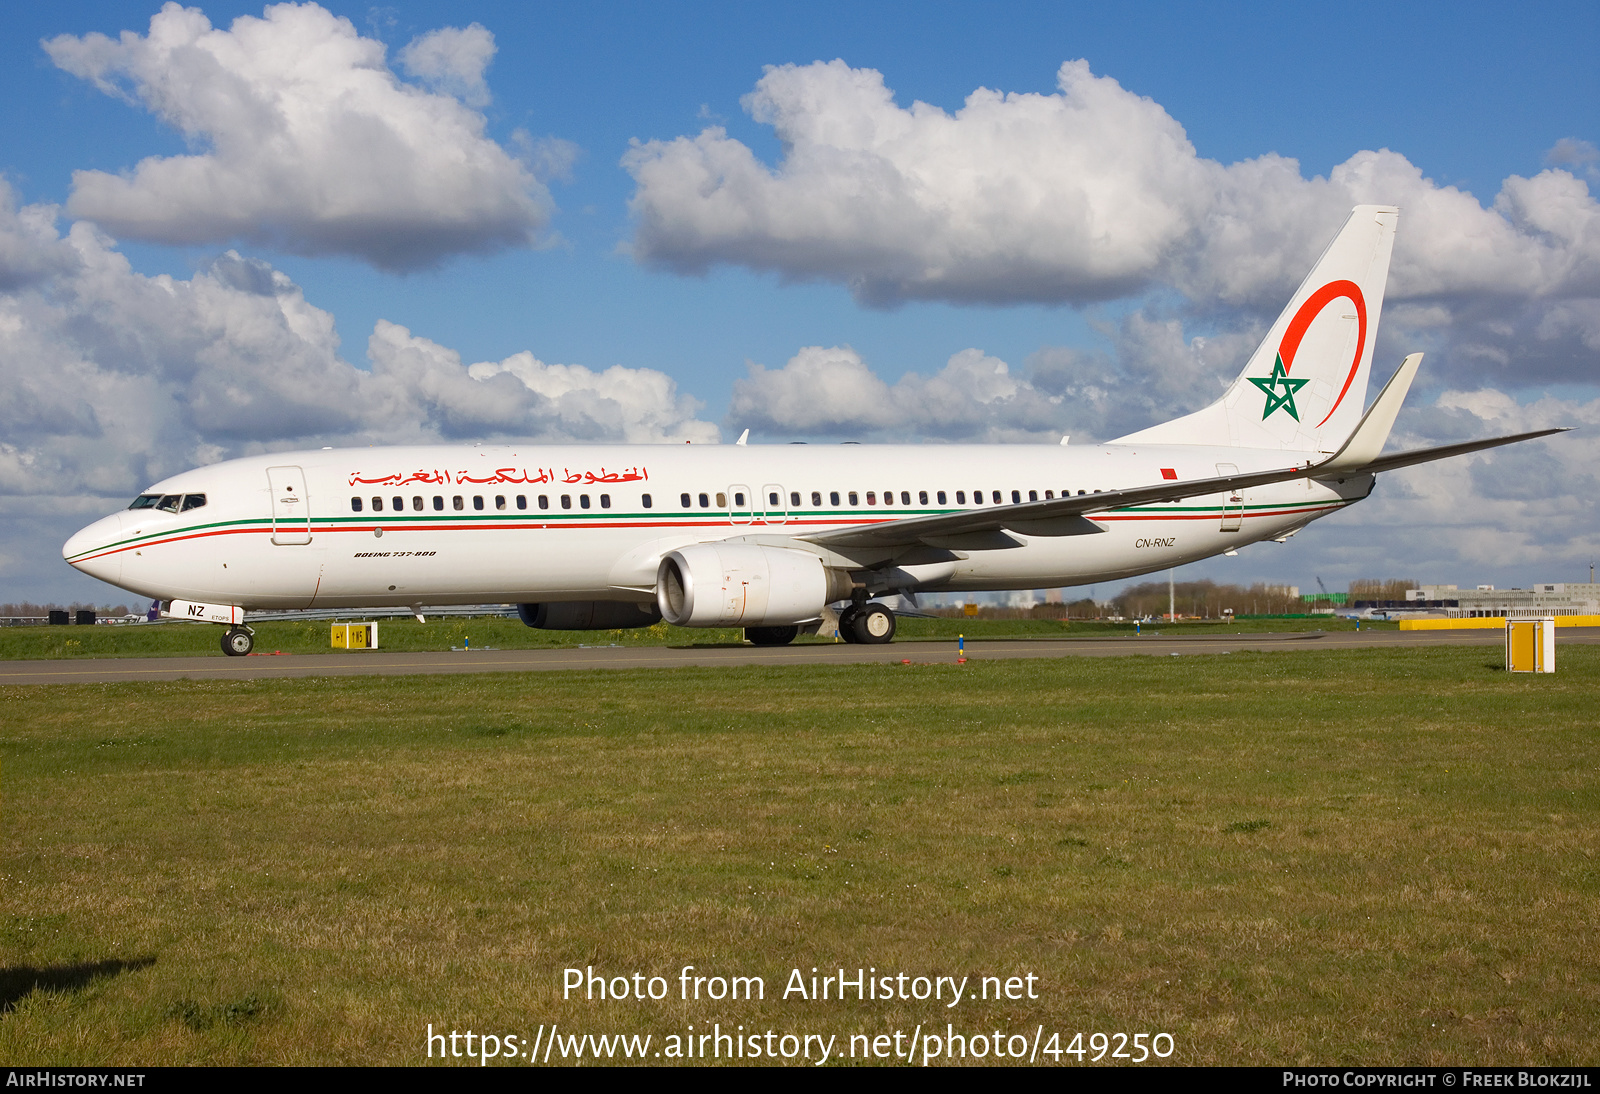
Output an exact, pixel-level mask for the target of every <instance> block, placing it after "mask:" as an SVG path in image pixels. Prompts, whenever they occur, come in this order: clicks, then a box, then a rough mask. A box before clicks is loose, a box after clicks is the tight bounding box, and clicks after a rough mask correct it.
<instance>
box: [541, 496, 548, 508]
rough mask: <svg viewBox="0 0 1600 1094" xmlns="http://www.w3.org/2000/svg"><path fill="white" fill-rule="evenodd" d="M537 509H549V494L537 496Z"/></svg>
mask: <svg viewBox="0 0 1600 1094" xmlns="http://www.w3.org/2000/svg"><path fill="white" fill-rule="evenodd" d="M539 508H540V509H548V508H550V495H549V494H540V495H539Z"/></svg>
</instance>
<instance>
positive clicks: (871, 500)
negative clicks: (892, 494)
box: [867, 490, 878, 505]
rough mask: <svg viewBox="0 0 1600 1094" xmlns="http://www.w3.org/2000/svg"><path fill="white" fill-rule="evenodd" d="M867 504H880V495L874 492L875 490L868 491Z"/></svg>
mask: <svg viewBox="0 0 1600 1094" xmlns="http://www.w3.org/2000/svg"><path fill="white" fill-rule="evenodd" d="M867 504H868V505H877V504H878V495H877V494H876V493H874V492H873V491H871V490H868V491H867Z"/></svg>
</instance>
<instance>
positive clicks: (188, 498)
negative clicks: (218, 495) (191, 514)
mask: <svg viewBox="0 0 1600 1094" xmlns="http://www.w3.org/2000/svg"><path fill="white" fill-rule="evenodd" d="M205 503H206V496H205V495H204V494H185V495H184V496H183V511H184V512H185V513H187V512H188V511H189V510H191V509H198V508H200V507H201V506H202V505H204V504H205Z"/></svg>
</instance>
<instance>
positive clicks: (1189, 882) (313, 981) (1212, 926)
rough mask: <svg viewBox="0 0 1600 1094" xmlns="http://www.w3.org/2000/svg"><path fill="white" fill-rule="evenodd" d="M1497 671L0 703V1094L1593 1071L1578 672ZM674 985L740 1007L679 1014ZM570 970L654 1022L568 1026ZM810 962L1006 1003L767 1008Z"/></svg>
mask: <svg viewBox="0 0 1600 1094" xmlns="http://www.w3.org/2000/svg"><path fill="white" fill-rule="evenodd" d="M474 644H476V642H475V643H474ZM1497 661H1498V651H1493V650H1477V649H1423V650H1386V651H1376V650H1373V651H1351V652H1320V651H1319V652H1307V653H1270V654H1252V653H1234V654H1231V655H1229V656H1193V657H1182V658H1116V659H1099V658H1094V659H1088V658H1085V659H1073V658H1067V659H1062V660H1059V661H1013V662H1004V663H1000V662H995V663H983V662H982V661H974V662H972V663H970V664H968V665H966V666H962V667H957V666H954V665H948V666H902V665H894V666H871V665H860V666H841V667H827V668H781V669H763V668H738V669H719V670H712V669H681V670H674V671H666V672H613V673H539V674H529V675H526V676H518V675H484V676H471V677H439V676H432V677H384V678H376V677H373V678H344V679H294V680H270V681H258V682H238V683H231V682H181V683H172V684H108V685H76V686H63V687H28V688H20V687H19V688H8V689H4V690H5V691H6V693H7V694H5V696H4V698H5V703H4V707H3V713H0V760H3V773H0V792H3V800H0V824H3V842H0V886H3V889H0V892H3V895H4V899H3V901H0V910H3V915H0V966H3V967H0V1058H3V1059H5V1060H6V1061H7V1062H8V1063H11V1064H15V1065H37V1064H119V1065H156V1064H187V1063H298V1064H317V1063H348V1064H371V1063H392V1064H415V1063H425V1062H427V1051H428V1049H427V1043H426V1041H425V1032H426V1030H427V1027H428V1025H429V1024H430V1023H431V1024H432V1025H433V1027H434V1029H435V1031H436V1032H438V1031H441V1030H444V1031H448V1030H452V1029H453V1030H457V1031H461V1032H465V1031H466V1030H468V1029H471V1030H474V1031H475V1032H476V1033H479V1034H482V1033H493V1034H495V1035H496V1036H497V1037H504V1036H506V1035H515V1036H517V1037H519V1038H526V1039H527V1042H532V1040H533V1039H534V1037H535V1034H536V1032H539V1035H540V1036H541V1037H542V1036H544V1034H543V1032H541V1031H540V1027H541V1024H544V1025H546V1026H547V1025H548V1024H550V1023H557V1024H559V1026H560V1029H561V1031H562V1035H563V1036H565V1035H567V1034H568V1033H572V1034H583V1033H593V1034H613V1033H638V1034H641V1035H643V1034H649V1035H651V1036H652V1038H654V1040H653V1041H652V1048H651V1050H650V1051H656V1050H658V1049H659V1048H660V1047H662V1046H663V1043H664V1042H663V1041H662V1038H665V1037H667V1036H670V1035H679V1036H681V1035H683V1034H685V1033H686V1032H687V1031H688V1027H689V1025H691V1024H693V1025H694V1026H695V1031H696V1032H697V1033H708V1032H711V1027H712V1026H713V1025H714V1024H716V1023H720V1024H721V1026H722V1028H723V1029H724V1030H725V1031H726V1030H728V1029H729V1028H730V1027H735V1026H739V1025H742V1026H744V1027H745V1031H746V1032H748V1031H766V1030H768V1029H771V1030H774V1031H776V1032H777V1033H779V1034H782V1033H791V1034H796V1035H802V1034H820V1035H824V1036H827V1035H833V1036H835V1037H837V1038H838V1041H837V1043H836V1046H835V1051H836V1053H844V1052H846V1051H847V1048H848V1045H849V1038H850V1037H851V1035H865V1036H869V1037H877V1036H880V1035H893V1034H894V1033H895V1032H896V1031H900V1032H902V1033H903V1034H904V1035H906V1036H909V1035H910V1034H911V1033H912V1031H913V1029H914V1028H915V1027H917V1026H918V1025H919V1024H920V1025H921V1026H922V1027H923V1028H924V1029H935V1030H937V1031H938V1032H939V1033H940V1034H941V1035H943V1034H944V1033H945V1031H946V1025H947V1023H948V1024H950V1025H953V1026H954V1029H955V1032H957V1033H967V1034H989V1033H992V1032H993V1031H1000V1033H1001V1034H1002V1039H1004V1037H1009V1036H1012V1035H1018V1036H1021V1035H1026V1038H1027V1039H1032V1038H1033V1037H1034V1036H1035V1031H1036V1030H1038V1029H1040V1028H1042V1030H1043V1038H1044V1039H1045V1044H1046V1046H1047V1047H1048V1043H1049V1042H1048V1038H1049V1037H1050V1036H1051V1034H1052V1033H1055V1034H1059V1036H1060V1039H1059V1041H1058V1042H1057V1043H1058V1045H1059V1047H1060V1048H1063V1049H1066V1048H1069V1047H1070V1045H1071V1037H1072V1035H1073V1034H1074V1033H1076V1032H1080V1031H1081V1032H1082V1033H1083V1034H1084V1035H1085V1041H1084V1042H1082V1043H1081V1044H1082V1045H1083V1046H1085V1047H1087V1046H1088V1045H1089V1044H1090V1042H1089V1041H1088V1037H1089V1035H1090V1034H1092V1033H1094V1032H1096V1031H1102V1032H1107V1033H1116V1032H1119V1031H1120V1032H1125V1033H1129V1034H1132V1033H1139V1032H1142V1033H1150V1034H1154V1033H1167V1034H1170V1036H1171V1037H1172V1038H1173V1043H1174V1046H1175V1050H1174V1052H1173V1054H1172V1055H1171V1057H1170V1059H1171V1061H1172V1062H1176V1063H1185V1064H1217V1063H1220V1064H1287V1063H1301V1064H1380V1063H1395V1064H1447V1063H1455V1064H1468V1063H1472V1064H1518V1063H1527V1064H1547V1063H1567V1064H1581V1063H1588V1064H1592V1063H1594V1062H1595V1061H1596V1058H1597V1055H1600V1053H1597V1045H1600V1021H1597V1017H1600V945H1597V942H1600V939H1597V937H1596V935H1597V927H1596V925H1597V924H1600V860H1597V854H1600V793H1597V781H1596V776H1597V770H1596V769H1597V758H1600V747H1597V746H1600V734H1597V729H1596V720H1597V719H1596V715H1595V711H1596V710H1597V709H1600V703H1597V701H1596V700H1597V698H1600V687H1597V685H1600V650H1596V649H1595V648H1594V647H1588V646H1571V647H1563V648H1562V650H1561V654H1560V663H1559V667H1560V671H1559V672H1558V673H1557V674H1556V675H1553V676H1546V677H1532V676H1512V675H1508V674H1506V673H1505V672H1503V671H1500V670H1499V668H1498V667H1497V665H1496V662H1497ZM684 965H694V966H696V969H697V971H698V972H699V974H701V975H706V976H714V975H717V974H721V975H723V976H733V975H741V976H761V977H763V978H764V980H765V984H766V998H765V1000H763V1001H748V1002H747V1001H744V1000H740V1001H738V1002H733V1001H722V1002H713V1001H709V1000H704V999H702V1000H700V1001H698V1002H697V1001H683V1000H681V999H679V998H678V997H677V996H678V991H679V980H678V976H679V970H680V969H681V968H682V966H684ZM586 966H593V967H594V968H595V970H596V971H597V972H603V973H604V974H605V975H606V976H618V975H631V974H633V973H635V972H638V973H641V974H643V975H644V976H645V977H649V976H653V975H659V976H661V977H663V979H664V982H665V983H666V984H668V985H670V989H671V990H670V994H669V997H668V998H667V999H664V1000H662V1001H658V1002H657V1001H648V1000H647V1001H644V1002H638V1001H632V1000H630V1001H625V1002H624V1001H610V1000H608V1001H604V1002H601V1001H587V1000H583V999H581V998H573V999H563V998H562V975H563V970H564V969H566V968H568V967H580V968H581V967H586ZM841 966H842V967H844V968H846V969H850V970H855V969H857V968H861V967H872V968H876V969H877V970H878V973H879V975H883V974H891V975H892V974H896V973H899V972H905V973H908V974H910V975H912V976H916V975H926V976H930V977H932V976H946V975H951V976H956V977H958V978H959V977H962V976H967V977H971V978H972V980H971V983H972V985H973V990H976V985H977V983H978V978H979V977H981V976H985V975H993V976H1000V977H1012V976H1015V977H1025V976H1027V975H1030V974H1031V975H1033V976H1035V977H1037V980H1036V981H1035V984H1036V989H1035V990H1036V992H1037V995H1038V998H1036V999H1026V998H1024V999H1017V1000H999V1001H995V1000H990V1001H983V1000H972V999H968V1000H966V1001H964V1002H962V1003H961V1004H960V1005H958V1006H957V1007H954V1008H947V1007H945V1006H943V1005H941V1004H940V1003H936V1002H933V1001H931V1000H930V1001H927V1002H916V1001H884V1000H876V1001H874V1000H868V1001H865V1002H857V1001H855V1000H853V999H852V1000H847V1001H845V1002H837V1001H832V1000H830V1001H827V1002H809V1001H801V1000H799V999H796V998H790V999H787V1000H785V999H783V998H781V995H782V989H783V987H784V985H785V983H786V981H787V979H788V977H789V974H790V971H791V970H792V969H796V968H799V969H801V970H802V971H803V973H804V974H805V975H807V976H809V975H810V970H811V969H812V968H813V967H816V968H818V969H820V970H822V971H823V972H827V971H830V970H837V969H838V968H839V967H841ZM523 1043H524V1042H521V1041H519V1042H518V1044H519V1045H521V1044H523ZM1007 1043H1008V1044H1009V1043H1010V1042H1007ZM1092 1054H1093V1053H1092V1052H1091V1053H1090V1055H1091V1056H1092ZM560 1059H561V1056H560V1054H559V1053H557V1054H556V1055H555V1056H553V1057H552V1059H551V1063H556V1062H558V1061H559V1060H560ZM988 1059H989V1062H993V1057H992V1056H991V1057H989V1058H988ZM1060 1059H1061V1062H1063V1063H1073V1062H1075V1057H1073V1056H1072V1055H1065V1056H1063V1057H1061V1058H1060ZM452 1062H465V1061H452ZM651 1062H658V1061H655V1060H654V1058H653V1057H652V1058H651ZM659 1062H666V1060H662V1061H659ZM758 1062H765V1060H761V1061H758ZM843 1062H847V1063H848V1062H852V1061H850V1060H849V1059H846V1060H845V1061H843ZM853 1062H858V1063H859V1062H863V1061H861V1060H859V1059H858V1060H856V1061H853ZM891 1062H892V1061H891ZM967 1062H972V1061H971V1060H970V1059H969V1060H968V1061H967ZM1041 1062H1043V1059H1041Z"/></svg>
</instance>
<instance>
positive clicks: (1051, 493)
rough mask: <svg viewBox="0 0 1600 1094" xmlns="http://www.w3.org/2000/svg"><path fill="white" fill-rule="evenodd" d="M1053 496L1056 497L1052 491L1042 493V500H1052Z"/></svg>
mask: <svg viewBox="0 0 1600 1094" xmlns="http://www.w3.org/2000/svg"><path fill="white" fill-rule="evenodd" d="M1055 496H1056V492H1055V491H1054V490H1046V491H1045V492H1044V500H1045V501H1049V500H1050V499H1051V498H1053V497H1055Z"/></svg>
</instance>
